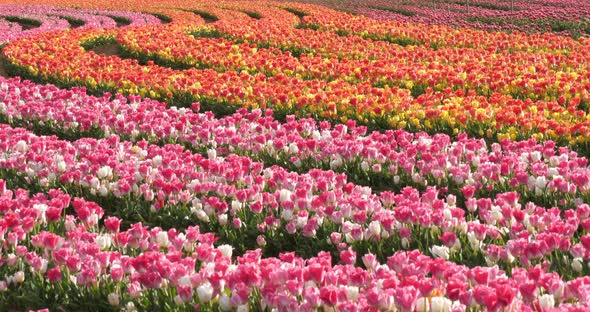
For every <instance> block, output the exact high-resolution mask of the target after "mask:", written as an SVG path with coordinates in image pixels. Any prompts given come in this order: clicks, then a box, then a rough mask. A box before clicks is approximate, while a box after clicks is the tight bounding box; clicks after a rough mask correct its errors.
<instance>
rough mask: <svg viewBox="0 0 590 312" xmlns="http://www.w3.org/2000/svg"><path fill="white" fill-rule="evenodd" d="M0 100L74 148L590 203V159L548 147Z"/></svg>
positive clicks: (244, 116) (46, 97)
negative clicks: (139, 147) (80, 142)
mask: <svg viewBox="0 0 590 312" xmlns="http://www.w3.org/2000/svg"><path fill="white" fill-rule="evenodd" d="M0 100H1V101H2V102H0V121H3V122H5V123H9V124H11V125H12V126H20V127H25V128H29V129H32V130H34V131H35V132H36V133H38V134H56V135H58V136H59V137H60V138H64V139H68V140H76V139H78V138H81V137H92V138H96V139H100V138H107V137H109V136H110V135H111V134H115V135H118V136H120V137H122V138H124V139H126V140H131V141H138V140H142V139H144V140H147V141H149V142H150V143H152V144H160V145H162V144H167V143H175V144H180V145H183V146H184V147H186V148H188V149H190V150H192V151H193V152H198V153H202V154H203V155H205V154H207V152H208V151H209V150H212V149H214V150H215V152H216V154H217V155H219V156H226V155H228V154H231V153H235V154H240V155H244V156H248V157H250V158H252V159H253V160H255V161H261V162H263V163H264V164H265V165H266V166H272V165H280V166H282V167H285V168H287V169H289V170H293V171H298V172H306V171H309V170H311V169H316V168H323V169H331V170H335V171H337V172H341V173H346V174H347V175H348V176H349V179H351V180H352V181H355V182H357V183H360V184H362V185H368V186H371V187H373V188H374V189H375V188H376V189H390V190H393V189H395V190H398V191H399V190H400V189H401V188H403V187H404V186H407V185H412V186H414V187H417V188H421V189H423V188H424V187H425V186H427V185H434V186H437V187H439V188H443V187H444V188H446V191H447V192H449V193H450V194H453V195H455V196H457V197H458V198H459V202H460V203H463V202H465V200H467V199H468V198H467V196H465V195H464V194H463V192H465V193H466V194H471V195H470V196H469V197H471V196H473V195H477V197H479V196H493V195H494V194H496V193H499V192H502V191H508V190H514V191H517V192H519V194H520V195H521V196H522V197H523V199H525V200H526V201H534V202H536V203H538V204H541V205H549V206H558V207H562V208H567V207H574V206H575V205H576V204H578V203H580V202H587V201H588V200H589V199H590V198H589V196H590V195H589V189H590V184H589V182H590V181H589V180H590V179H589V178H588V176H590V173H589V172H588V170H589V169H588V167H587V165H588V164H587V159H586V158H584V157H580V156H578V155H576V153H573V152H571V151H570V150H568V149H567V148H560V149H557V148H556V147H555V144H554V143H553V142H550V141H549V142H545V143H543V144H537V143H536V142H535V141H534V140H529V141H523V142H510V141H508V140H505V141H503V142H502V143H500V144H498V143H495V144H492V145H491V146H489V147H488V146H487V144H486V143H485V141H483V140H481V139H474V138H468V137H467V136H465V135H460V136H459V137H458V138H457V139H451V138H450V137H449V136H448V135H445V134H436V135H433V136H430V135H427V134H425V133H419V134H412V133H409V132H406V131H403V130H396V131H386V132H384V133H379V132H372V133H368V134H367V129H366V127H364V126H358V125H356V123H355V122H353V121H349V122H347V123H346V124H340V125H336V126H331V125H330V124H329V123H327V122H316V121H315V120H313V119H296V118H294V116H287V118H286V121H285V122H282V123H281V122H279V121H277V120H276V119H274V118H273V117H272V114H273V113H272V111H271V110H267V111H265V112H264V113H263V112H262V111H260V110H256V111H252V112H248V111H246V110H240V111H238V112H237V113H235V114H232V115H230V116H227V117H224V118H215V117H214V116H213V114H211V113H210V112H207V113H196V112H194V111H193V110H197V111H198V110H199V104H198V103H194V104H193V105H192V110H191V109H185V108H181V109H178V108H174V107H173V108H171V109H168V108H166V104H165V103H162V102H157V101H154V100H150V99H140V98H137V97H131V99H130V100H128V99H127V98H125V97H123V96H121V95H117V96H116V99H115V100H111V99H110V95H109V94H107V95H104V96H103V97H102V98H97V97H94V96H89V95H87V94H86V93H85V90H84V89H79V88H76V89H72V90H62V89H58V88H56V87H55V86H52V85H43V86H42V85H37V84H34V83H31V82H29V81H21V80H20V79H18V78H15V79H3V78H0Z"/></svg>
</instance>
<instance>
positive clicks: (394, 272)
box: [0, 180, 590, 311]
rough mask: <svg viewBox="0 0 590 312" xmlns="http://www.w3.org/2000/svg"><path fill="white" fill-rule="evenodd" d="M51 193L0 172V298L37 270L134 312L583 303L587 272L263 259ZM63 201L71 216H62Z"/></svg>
mask: <svg viewBox="0 0 590 312" xmlns="http://www.w3.org/2000/svg"><path fill="white" fill-rule="evenodd" d="M48 194H49V196H46V195H43V194H37V195H34V196H29V194H28V193H27V192H26V191H24V190H14V191H12V190H7V189H6V187H5V182H4V181H3V180H0V203H1V205H0V215H1V216H2V218H1V219H0V240H1V241H2V242H3V244H2V248H1V249H0V255H2V257H1V259H2V260H0V269H2V270H3V271H5V272H7V274H6V275H5V276H3V278H2V279H1V280H0V298H1V296H2V292H3V291H6V290H8V289H10V290H11V291H18V289H19V288H20V287H22V286H23V285H25V283H28V282H29V280H35V279H36V278H38V277H44V278H46V279H47V280H48V281H50V282H52V283H60V284H62V285H64V284H69V285H76V287H75V288H70V289H76V288H90V287H95V286H98V287H101V286H102V287H104V286H105V285H106V284H110V285H111V286H110V287H111V288H110V289H112V292H111V293H110V294H108V296H107V298H105V300H108V302H109V304H111V305H113V306H122V307H125V308H127V309H130V310H133V309H135V308H136V304H137V305H140V304H142V303H141V301H139V300H138V299H140V298H141V297H142V296H144V295H145V293H147V292H149V291H159V290H162V291H166V290H167V289H170V290H173V291H174V292H173V293H172V294H173V296H174V299H173V300H174V303H175V304H177V305H185V304H198V305H200V306H202V307H206V306H209V307H211V306H215V307H217V308H219V309H221V310H223V311H228V310H233V309H241V308H245V306H246V305H247V304H248V302H249V300H251V299H254V300H255V304H257V305H259V307H260V308H262V309H264V308H270V309H273V308H276V309H278V310H280V311H289V310H294V309H297V310H301V311H314V310H316V309H318V308H336V309H338V310H342V311H358V309H362V310H367V311H380V310H392V309H399V310H401V311H414V310H419V311H425V310H436V311H465V310H466V309H468V308H475V309H478V308H479V309H484V308H485V309H487V310H489V311H499V310H502V309H514V310H520V311H534V310H539V309H544V310H547V311H553V310H556V311H562V310H563V311H565V310H569V311H571V310H574V309H577V310H580V311H582V310H584V309H587V308H588V307H587V306H586V303H587V302H588V301H589V300H590V298H589V294H590V293H589V292H588V289H589V287H590V279H589V278H587V277H581V278H576V279H573V280H570V281H564V280H563V279H562V278H561V277H560V276H559V275H557V274H555V273H550V272H548V271H547V267H546V266H545V265H538V266H533V267H529V268H513V269H512V274H511V276H510V277H509V276H508V275H507V274H506V272H504V271H502V270H500V269H498V268H497V267H474V268H468V267H466V266H464V265H458V264H455V263H453V262H449V261H446V260H444V259H441V258H434V259H433V258H430V257H428V256H425V255H423V254H421V253H420V252H419V251H411V252H396V253H394V254H393V255H392V256H391V257H389V258H388V260H387V262H386V264H381V263H379V262H378V261H377V260H376V258H375V256H374V255H372V254H371V253H367V254H365V255H363V256H362V261H363V263H364V266H365V268H364V269H363V268H360V267H355V266H354V265H353V264H352V263H351V259H355V258H356V254H355V253H354V251H352V250H344V251H343V252H341V255H340V261H339V264H337V265H333V264H332V262H333V260H332V258H331V256H330V255H329V254H328V253H325V252H320V253H319V254H318V255H317V256H316V257H312V258H310V259H307V260H304V259H302V258H299V257H297V256H295V254H294V253H285V254H281V255H280V256H279V257H278V258H262V257H261V252H260V250H252V251H248V252H246V253H245V254H244V255H243V256H239V257H232V246H230V245H219V246H215V245H214V243H215V241H216V237H215V236H214V234H212V233H201V231H200V230H199V227H190V228H188V229H187V230H185V231H177V230H176V229H169V230H167V231H165V230H162V229H160V228H157V227H156V228H149V227H146V226H142V224H141V223H137V224H134V225H132V226H131V227H130V228H129V229H128V230H121V229H120V227H119V224H120V222H121V220H119V219H117V218H114V217H108V218H106V219H104V227H100V226H98V225H97V222H99V221H100V219H101V218H102V213H103V211H102V209H101V208H100V207H99V206H98V205H96V204H95V203H93V202H88V201H85V200H83V199H79V198H75V199H74V200H71V198H70V196H69V195H67V194H64V193H62V192H61V191H59V190H50V191H49V192H48ZM70 205H71V206H72V207H73V209H74V211H75V212H76V216H72V215H66V216H63V210H64V209H66V208H67V207H68V206H70ZM56 229H60V230H56ZM125 285H126V286H125ZM174 294H176V295H174ZM564 302H568V303H566V304H563V305H561V306H560V307H559V308H553V306H554V305H555V304H556V303H564Z"/></svg>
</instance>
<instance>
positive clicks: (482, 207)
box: [0, 126, 590, 272]
mask: <svg viewBox="0 0 590 312" xmlns="http://www.w3.org/2000/svg"><path fill="white" fill-rule="evenodd" d="M0 138H1V139H2V140H1V142H2V143H0V152H1V153H2V155H3V157H2V158H1V159H0V168H2V169H3V170H8V172H13V173H14V174H15V175H16V176H18V177H22V178H24V179H25V180H27V181H29V183H33V184H37V183H38V184H40V185H41V186H43V187H50V186H53V185H64V186H66V187H69V186H74V188H81V189H84V190H86V191H88V192H90V193H91V194H96V195H98V196H103V197H104V196H112V197H114V198H123V199H125V200H129V201H131V202H137V201H138V200H141V201H144V202H145V203H146V204H145V205H144V206H143V208H142V209H144V210H146V211H147V210H149V209H151V210H153V211H160V210H161V209H163V208H166V210H164V211H166V212H167V213H176V211H179V212H180V211H182V208H181V207H189V210H190V212H191V214H192V215H193V216H192V217H193V220H195V221H196V222H200V223H202V224H209V223H211V222H212V223H214V224H218V225H220V226H221V227H225V226H226V225H230V224H231V226H232V227H233V229H231V230H229V231H238V232H239V231H241V229H243V228H246V229H249V231H250V232H251V230H254V231H257V233H259V235H262V237H261V238H260V241H259V242H258V243H259V244H260V245H264V235H269V236H273V235H274V234H275V233H279V232H280V233H286V234H289V235H293V234H297V235H302V236H304V237H308V238H313V239H315V237H316V233H317V231H318V230H320V228H322V229H334V228H335V229H336V230H335V231H334V230H333V232H332V234H331V236H330V243H332V244H335V245H337V247H338V248H339V249H340V250H344V249H346V248H347V247H348V246H349V245H354V244H355V243H359V242H368V243H372V242H377V243H379V242H380V241H381V240H387V239H390V241H391V240H393V243H394V244H397V245H396V246H398V248H409V247H410V246H413V245H412V243H415V242H420V241H422V240H424V239H426V238H427V237H432V238H435V239H437V240H439V241H440V242H441V243H442V245H444V246H442V245H441V246H439V245H435V246H433V247H430V246H422V247H421V248H422V249H421V250H422V251H423V252H428V251H430V252H431V253H432V254H433V255H436V256H438V257H442V258H445V259H449V258H451V257H455V256H457V257H460V258H465V257H468V256H474V257H477V255H478V254H481V253H482V252H484V251H485V252H484V253H485V259H486V261H487V262H488V263H495V262H499V263H504V264H510V263H512V262H514V261H515V259H517V260H518V261H519V263H520V264H522V265H525V266H526V265H530V264H531V263H538V262H542V261H543V260H545V259H546V257H548V256H551V255H553V254H554V253H555V252H557V253H559V254H560V255H562V256H560V257H559V258H558V260H555V261H563V263H564V264H566V268H567V267H570V266H571V267H576V268H578V267H579V269H578V270H577V271H578V272H579V271H582V270H584V267H583V266H580V265H581V264H580V263H579V262H580V261H581V260H582V259H590V257H589V255H590V253H589V252H588V251H587V248H588V247H590V245H588V246H586V237H585V236H580V235H579V231H578V229H579V228H581V229H584V230H585V229H586V228H588V227H589V225H590V222H588V220H587V219H588V217H589V216H590V214H589V213H588V211H587V210H588V208H587V205H580V206H579V207H578V208H577V209H576V210H568V211H566V212H565V214H564V216H563V217H562V216H561V214H560V213H559V209H557V208H554V209H550V210H546V209H544V208H540V207H538V206H536V205H534V204H532V203H529V204H526V206H524V207H523V206H522V205H521V204H519V195H518V194H517V193H515V192H512V193H504V194H499V195H498V196H497V197H496V199H488V198H479V199H475V198H473V195H474V191H475V187H474V186H471V185H466V186H464V187H463V188H462V192H463V193H464V196H465V198H466V199H467V200H466V203H465V207H464V208H465V209H464V208H459V207H456V206H455V201H456V198H455V196H453V195H448V196H446V200H445V199H440V197H443V196H444V193H441V192H440V191H439V190H436V189H435V188H432V187H429V188H427V190H426V191H425V192H424V193H422V194H421V193H420V192H419V191H417V190H416V189H413V188H410V187H406V188H404V189H403V190H402V192H401V193H399V194H394V193H391V192H383V193H382V194H381V195H379V196H377V195H374V194H372V193H371V189H370V188H367V187H360V186H357V185H354V184H352V183H347V182H346V176H345V175H336V174H334V173H333V172H330V171H321V170H317V169H314V170H311V171H310V172H309V173H308V174H297V173H292V172H288V171H286V170H285V169H282V168H280V167H270V168H266V169H263V165H262V164H261V163H255V162H253V161H252V160H251V159H250V158H247V157H240V156H235V155H228V156H227V157H226V158H222V157H219V156H218V155H217V153H216V150H213V149H212V150H210V151H209V155H208V158H206V157H203V156H200V155H195V154H192V153H191V152H188V151H186V150H183V148H182V147H181V146H178V145H165V146H163V147H159V146H155V145H149V144H148V143H147V142H145V141H140V142H137V143H136V144H133V143H131V142H120V141H119V137H117V136H111V137H109V138H108V139H101V140H95V139H80V140H78V141H75V142H67V141H62V140H58V139H56V138H55V137H40V136H36V135H34V134H33V133H31V132H29V131H26V130H24V129H13V128H10V127H9V126H1V127H0ZM443 198H444V197H443ZM170 209H172V210H170ZM179 209H180V210H179ZM465 210H467V211H469V212H471V214H469V215H466V213H465ZM187 217H190V216H187ZM474 217H475V219H472V218H474ZM470 220H473V221H470ZM227 230H228V229H227V228H226V229H225V231H227ZM461 242H463V243H461ZM429 247H430V248H429ZM480 259H481V258H480Z"/></svg>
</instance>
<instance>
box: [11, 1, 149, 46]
mask: <svg viewBox="0 0 590 312" xmlns="http://www.w3.org/2000/svg"><path fill="white" fill-rule="evenodd" d="M0 16H1V17H2V18H3V19H0V20H1V21H2V22H3V24H4V25H5V26H4V27H8V28H4V27H3V30H2V32H0V43H6V42H8V41H12V40H15V39H18V38H23V37H29V36H34V35H37V34H40V33H43V32H50V31H55V30H61V29H68V28H71V27H72V26H73V25H72V23H74V26H76V27H80V28H108V27H116V26H118V25H125V26H144V25H149V24H159V23H160V20H159V19H158V18H156V17H155V16H153V15H150V14H142V13H136V12H129V11H107V10H81V9H71V8H63V7H55V6H25V5H0ZM5 19H6V20H5ZM19 22H21V23H28V24H31V25H27V28H23V27H22V26H21V25H20V24H19ZM29 27H30V28H29Z"/></svg>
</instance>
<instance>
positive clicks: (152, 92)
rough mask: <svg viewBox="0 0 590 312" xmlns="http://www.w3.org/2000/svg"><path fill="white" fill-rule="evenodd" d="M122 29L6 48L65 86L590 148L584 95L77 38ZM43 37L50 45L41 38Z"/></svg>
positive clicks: (20, 68) (224, 108)
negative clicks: (354, 76) (487, 87)
mask: <svg viewBox="0 0 590 312" xmlns="http://www.w3.org/2000/svg"><path fill="white" fill-rule="evenodd" d="M116 36H117V32H116V30H112V31H104V32H98V31H71V32H67V33H50V34H46V35H43V36H42V38H41V37H36V39H35V40H30V41H28V40H27V39H23V40H20V41H18V43H10V44H8V45H7V47H6V48H5V49H4V50H3V54H4V56H5V57H6V59H7V62H8V65H9V66H11V68H12V70H13V72H15V73H17V74H20V75H24V76H29V77H34V78H37V79H41V80H50V81H53V82H55V83H57V84H58V85H60V86H71V85H76V84H85V85H87V86H88V87H90V88H91V89H92V90H94V91H101V92H102V91H113V92H122V93H126V94H139V95H145V96H150V97H153V98H160V99H165V100H168V101H173V102H175V103H176V104H181V105H190V103H191V102H195V101H199V102H201V104H202V105H203V107H204V108H207V109H212V110H214V111H216V112H218V113H225V114H227V113H228V112H232V111H235V109H237V107H240V106H245V107H248V108H258V107H262V108H265V107H272V108H273V109H274V110H275V112H276V113H277V114H279V115H283V116H284V115H286V114H290V113H295V114H297V115H298V116H308V115H311V116H314V117H318V118H322V119H329V120H332V121H335V122H342V121H346V120H347V119H356V120H358V121H359V122H360V123H361V124H365V125H368V126H369V127H370V128H371V129H384V128H405V129H408V130H410V131H420V130H425V131H428V132H430V133H436V132H446V133H450V134H456V133H457V132H459V131H465V132H467V133H469V134H471V135H476V136H482V137H486V138H488V139H490V140H501V139H503V138H510V139H513V140H515V139H525V138H528V137H535V138H538V139H542V140H545V139H552V140H555V141H556V142H558V143H559V144H570V145H571V146H575V147H576V148H577V149H579V150H582V151H584V152H587V147H586V144H587V140H588V137H589V136H588V133H589V131H590V128H589V123H590V121H589V119H588V114H587V113H586V112H585V111H584V110H582V109H580V108H577V106H578V104H579V100H578V99H577V98H576V99H572V100H571V101H570V102H569V104H568V107H564V106H562V105H561V104H560V103H561V102H545V101H537V102H533V101H531V100H515V99H513V98H512V97H510V96H502V95H499V94H495V95H492V96H491V97H490V98H486V97H483V96H477V95H474V94H473V93H468V94H465V93H464V92H461V91H458V92H455V93H453V92H445V93H441V92H432V91H429V92H428V93H426V94H423V95H421V96H419V97H418V98H415V99H414V98H413V97H412V96H411V95H410V92H409V91H408V90H406V89H400V88H396V87H388V88H376V87H373V86H371V85H370V84H369V83H367V82H364V83H357V84H350V83H347V82H345V81H342V80H334V81H331V82H327V81H324V80H315V79H314V80H303V79H300V78H294V77H288V76H286V75H283V74H277V75H275V76H272V77H267V76H265V75H263V74H261V73H258V74H248V73H245V72H235V71H226V72H223V73H218V72H216V71H214V70H210V69H205V70H200V69H196V68H191V69H188V70H179V69H171V68H166V67H161V66H157V65H154V64H152V63H150V62H148V63H147V64H146V65H140V64H138V63H137V61H134V60H128V59H123V60H122V59H119V58H117V57H114V56H113V57H106V56H103V55H96V54H94V53H91V52H86V51H84V49H83V48H82V47H81V46H80V43H84V42H86V43H88V42H92V41H95V42H96V41H97V40H98V41H100V40H103V41H104V40H107V41H108V40H111V41H112V40H113V38H116ZM39 40H42V41H43V42H45V45H39V44H38V42H39ZM57 42H59V44H57ZM61 59H68V60H69V62H61V61H59V60H61ZM564 101H565V100H564ZM563 103H564V104H565V102H563ZM517 128H518V131H517Z"/></svg>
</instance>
